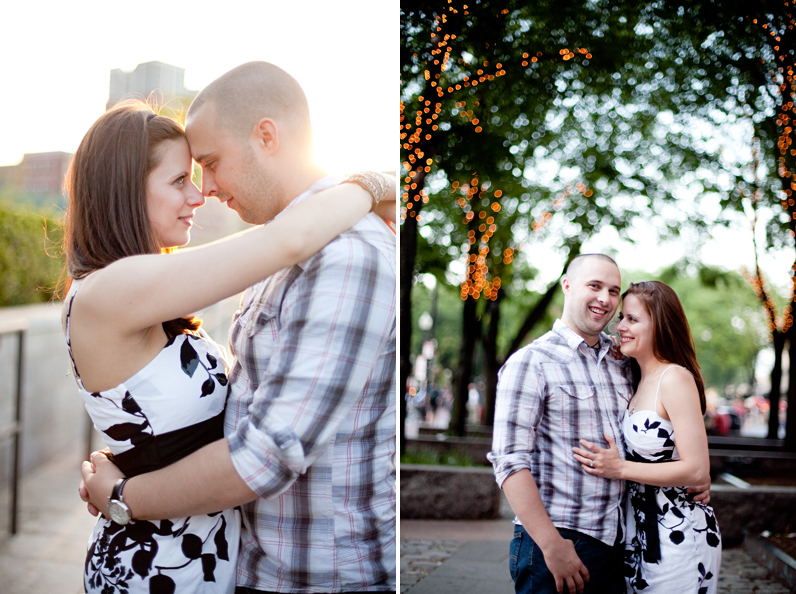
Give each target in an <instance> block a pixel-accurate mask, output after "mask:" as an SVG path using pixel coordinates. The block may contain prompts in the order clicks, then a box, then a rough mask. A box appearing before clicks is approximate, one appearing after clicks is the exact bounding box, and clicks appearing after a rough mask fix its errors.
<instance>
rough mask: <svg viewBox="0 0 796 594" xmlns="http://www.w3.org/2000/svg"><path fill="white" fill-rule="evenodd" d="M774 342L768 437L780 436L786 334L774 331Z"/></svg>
mask: <svg viewBox="0 0 796 594" xmlns="http://www.w3.org/2000/svg"><path fill="white" fill-rule="evenodd" d="M772 337H773V342H774V367H773V369H772V370H771V392H769V394H768V403H769V412H768V439H777V438H778V437H779V400H780V396H781V395H782V351H783V350H784V348H785V335H784V334H783V333H782V332H780V331H779V330H774V332H773V333H772Z"/></svg>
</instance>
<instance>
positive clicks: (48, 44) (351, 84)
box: [0, 0, 399, 173]
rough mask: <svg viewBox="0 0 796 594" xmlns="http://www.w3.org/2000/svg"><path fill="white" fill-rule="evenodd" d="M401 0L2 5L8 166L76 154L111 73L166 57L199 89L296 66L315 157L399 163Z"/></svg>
mask: <svg viewBox="0 0 796 594" xmlns="http://www.w3.org/2000/svg"><path fill="white" fill-rule="evenodd" d="M398 10H399V6H398V0H340V1H338V2H327V1H325V0H292V1H291V2H281V1H274V0H259V1H257V2H247V1H240V0H227V1H224V2H218V1H214V2H208V1H206V0H198V1H191V2H174V1H172V0H163V1H161V2H157V3H132V2H108V1H102V2H101V1H98V0H81V2H63V1H62V0H26V1H25V2H21V1H19V0H18V1H16V2H13V3H11V2H9V3H6V4H5V5H4V7H3V34H2V35H0V56H3V58H2V60H0V88H2V92H1V93H0V165H15V164H17V163H19V162H20V161H21V160H22V156H23V154H25V153H33V152H47V151H66V152H74V151H75V149H76V148H77V145H78V144H79V142H80V140H81V138H82V137H83V135H84V134H85V132H86V131H87V130H88V128H89V126H90V125H91V124H92V123H93V122H94V120H96V119H97V118H98V117H99V116H100V115H102V113H103V111H104V110H105V103H106V101H107V100H108V89H109V80H110V71H111V69H113V68H121V69H122V70H125V71H131V70H133V69H134V68H135V67H136V65H137V64H140V63H144V62H150V61H154V60H157V61H160V62H165V63H167V64H172V65H175V66H179V67H181V68H184V69H185V86H186V87H187V88H189V89H196V90H199V89H201V88H202V87H204V86H205V85H207V84H208V83H209V82H211V81H212V80H214V79H215V78H217V77H218V76H220V75H221V74H223V73H224V72H226V71H228V70H230V69H232V68H234V67H235V66H237V65H239V64H242V63H244V62H249V61H252V60H265V61H268V62H272V63H274V64H276V65H277V66H280V67H281V68H283V69H284V70H286V71H287V72H289V73H290V74H292V75H293V76H294V77H295V78H296V79H297V80H298V81H299V83H300V84H301V85H302V87H303V88H304V91H305V93H306V94H307V98H308V101H309V105H310V114H311V117H312V121H313V128H314V132H315V153H316V160H317V161H318V163H319V164H320V165H322V166H325V167H326V168H327V169H329V170H330V171H334V172H342V173H345V172H351V171H357V170H363V169H377V170H394V169H395V167H396V165H397V164H398V159H399V155H398V143H397V142H396V134H397V132H396V130H397V123H398V122H397V117H398V105H397V99H398V94H399V75H398V73H399V64H398V62H399V57H398V51H399V31H398V19H399V12H398Z"/></svg>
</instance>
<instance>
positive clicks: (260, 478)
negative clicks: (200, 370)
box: [225, 178, 396, 592]
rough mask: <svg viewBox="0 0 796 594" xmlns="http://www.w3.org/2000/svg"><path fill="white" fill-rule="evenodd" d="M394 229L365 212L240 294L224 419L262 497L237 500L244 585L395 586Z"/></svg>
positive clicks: (326, 183) (325, 183) (241, 466)
mask: <svg viewBox="0 0 796 594" xmlns="http://www.w3.org/2000/svg"><path fill="white" fill-rule="evenodd" d="M338 181H339V180H336V179H333V178H324V179H323V180H320V181H319V182H318V183H316V184H315V185H313V187H312V188H310V189H309V190H308V191H307V192H305V193H304V194H302V195H301V196H300V197H299V198H297V199H296V200H294V202H293V203H292V204H295V203H296V202H298V201H300V200H302V199H303V198H304V197H306V196H308V195H310V194H312V193H314V192H318V191H320V190H322V189H325V188H327V187H331V186H333V185H335V184H336V183H338ZM395 243H396V241H395V235H394V233H393V232H392V231H391V230H390V229H389V228H388V226H387V225H386V224H385V223H384V221H383V220H382V219H380V218H379V217H377V216H376V215H368V216H366V217H365V218H363V219H362V220H360V221H359V222H358V223H357V224H356V225H355V226H354V227H353V228H352V229H350V230H349V231H346V232H345V233H343V234H342V235H340V236H339V237H338V238H337V239H335V240H334V241H332V242H331V243H330V244H329V245H327V246H326V247H325V248H323V249H322V250H321V251H320V252H319V253H318V254H316V255H315V256H313V257H311V258H309V259H308V260H306V261H305V262H303V263H301V264H300V265H298V266H294V267H292V268H287V269H284V270H282V271H280V272H278V273H277V274H275V275H273V276H271V277H270V278H268V279H266V280H264V281H261V282H260V283H258V284H257V285H255V286H253V287H251V288H249V289H248V290H247V291H246V293H245V294H244V296H243V300H242V303H241V309H240V311H239V312H238V314H236V319H235V321H234V323H233V327H232V329H231V330H230V347H231V348H232V350H233V351H234V354H235V363H234V365H233V368H232V371H231V373H230V382H231V390H230V396H229V400H228V403H227V414H226V423H225V432H226V433H227V436H228V439H229V445H230V450H231V455H232V462H233V464H234V465H235V468H236V469H237V471H238V473H239V474H240V476H241V477H242V478H243V480H244V481H246V484H247V485H248V486H249V487H250V488H251V489H252V490H253V491H255V492H256V493H257V494H258V495H259V496H260V499H258V500H256V501H254V502H251V503H249V504H246V505H244V506H242V510H243V518H244V522H243V531H242V533H241V548H240V557H239V560H238V585H240V586H246V587H250V588H256V589H258V590H267V591H276V592H345V591H351V590H360V589H361V590H368V591H394V590H395V558H396V549H395V536H396V531H395V499H396V497H395V410H396V409H395V394H396V378H395V361H396V359H395V351H396V344H395V340H396V334H395V314H396V309H395V294H396V271H395V249H396V248H395Z"/></svg>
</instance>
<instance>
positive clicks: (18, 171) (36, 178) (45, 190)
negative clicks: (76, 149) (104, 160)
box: [0, 151, 72, 207]
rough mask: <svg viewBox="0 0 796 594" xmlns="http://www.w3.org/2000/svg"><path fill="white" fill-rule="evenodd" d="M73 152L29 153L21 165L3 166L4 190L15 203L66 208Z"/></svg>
mask: <svg viewBox="0 0 796 594" xmlns="http://www.w3.org/2000/svg"><path fill="white" fill-rule="evenodd" d="M71 161H72V153H65V152H61V151H55V152H50V153H26V154H25V155H24V156H23V157H22V162H21V163H20V164H19V165H9V166H7V167H0V193H3V194H5V195H7V196H8V197H10V198H12V199H13V200H14V201H15V202H28V203H32V204H35V205H37V206H45V207H51V206H56V207H62V206H63V205H64V202H65V201H64V195H63V188H62V186H63V183H64V176H65V175H66V170H67V169H68V168H69V163H70V162H71Z"/></svg>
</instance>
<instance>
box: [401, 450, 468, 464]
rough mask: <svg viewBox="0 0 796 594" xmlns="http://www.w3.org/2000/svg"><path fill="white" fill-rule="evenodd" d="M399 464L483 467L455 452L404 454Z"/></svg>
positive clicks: (428, 451)
mask: <svg viewBox="0 0 796 594" xmlns="http://www.w3.org/2000/svg"><path fill="white" fill-rule="evenodd" d="M401 464H434V465H443V466H484V464H479V463H478V462H476V460H475V459H474V458H473V457H472V456H469V455H467V454H463V453H461V452H457V451H450V452H444V453H442V452H437V451H431V450H421V451H415V452H406V453H405V454H403V455H402V456H401Z"/></svg>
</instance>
